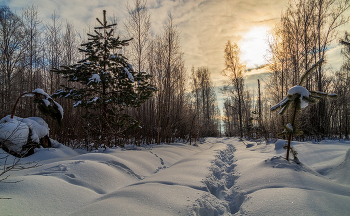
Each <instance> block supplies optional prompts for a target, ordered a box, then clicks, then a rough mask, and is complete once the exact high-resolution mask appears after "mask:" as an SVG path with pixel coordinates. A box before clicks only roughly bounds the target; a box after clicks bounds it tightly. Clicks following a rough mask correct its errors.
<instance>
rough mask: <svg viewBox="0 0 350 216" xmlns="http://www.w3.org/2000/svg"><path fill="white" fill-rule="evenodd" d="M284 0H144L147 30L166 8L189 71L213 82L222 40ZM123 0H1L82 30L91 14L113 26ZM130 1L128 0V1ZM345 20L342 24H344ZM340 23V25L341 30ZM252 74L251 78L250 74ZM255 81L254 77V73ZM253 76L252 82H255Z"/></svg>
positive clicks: (220, 64) (270, 15) (262, 20)
mask: <svg viewBox="0 0 350 216" xmlns="http://www.w3.org/2000/svg"><path fill="white" fill-rule="evenodd" d="M287 2H288V0H148V6H149V11H150V13H151V22H152V32H153V33H154V34H159V33H160V32H161V31H162V29H163V25H164V22H165V20H166V19H167V16H168V13H169V12H170V13H171V14H172V16H173V18H174V24H175V25H177V28H178V30H179V31H180V37H181V46H182V50H183V52H184V57H185V64H186V67H187V68H188V71H190V68H191V67H192V65H193V66H195V67H196V68H197V67H201V66H207V67H208V68H209V70H210V71H211V72H212V79H213V81H214V82H215V83H216V85H217V86H220V85H222V84H223V81H224V80H225V79H226V78H225V77H223V76H222V75H221V74H220V72H221V71H222V69H223V68H224V47H225V43H226V42H227V40H231V41H232V42H236V43H239V41H240V40H242V38H243V37H244V35H245V33H247V32H249V31H250V30H251V29H253V28H256V27H259V26H265V27H267V28H272V27H274V25H275V24H276V23H277V22H278V21H279V19H280V15H281V11H283V10H284V9H285V8H286V6H287ZM126 3H127V1H126V0H113V1H110V0H26V1H23V0H6V1H5V5H8V6H10V8H11V9H12V10H17V11H19V10H20V9H21V8H23V7H26V6H28V5H32V4H34V5H36V6H38V8H39V13H40V17H41V18H42V19H43V20H44V23H48V22H50V19H51V15H52V14H53V12H54V11H56V14H57V15H59V16H60V18H61V20H62V21H63V22H64V21H65V20H68V21H70V22H71V23H73V24H74V26H75V28H77V30H78V31H80V32H82V30H83V29H86V28H87V25H88V24H89V25H91V26H94V25H95V24H96V21H95V18H96V17H102V10H103V9H106V10H107V15H109V16H112V15H113V14H115V15H116V16H117V17H118V22H119V28H121V29H122V26H123V25H122V23H123V21H124V20H125V18H126V17H127V11H126V6H125V5H126ZM129 3H130V4H131V5H132V4H133V0H129ZM348 27H349V25H348V26H347V27H346V28H348ZM346 28H345V27H343V29H346ZM340 58H341V57H339V49H338V48H335V49H332V50H330V51H329V57H328V63H331V64H333V63H332V62H335V63H334V65H337V67H339V65H340V60H339V59H340ZM253 73H257V74H260V73H262V74H264V73H265V72H262V71H261V70H255V71H251V72H250V73H248V74H250V75H249V76H247V81H246V83H249V82H250V81H249V79H250V77H251V78H252V77H253ZM252 79H253V78H252ZM254 80H256V77H254ZM254 80H253V83H254V82H255V81H254Z"/></svg>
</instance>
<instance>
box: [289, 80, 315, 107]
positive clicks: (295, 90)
mask: <svg viewBox="0 0 350 216" xmlns="http://www.w3.org/2000/svg"><path fill="white" fill-rule="evenodd" d="M288 94H289V95H293V94H300V107H301V108H305V107H307V106H308V103H307V102H306V101H304V100H303V97H307V98H308V97H309V96H310V92H309V91H308V90H307V89H306V88H304V87H302V86H299V85H296V86H293V87H292V88H290V89H289V90H288Z"/></svg>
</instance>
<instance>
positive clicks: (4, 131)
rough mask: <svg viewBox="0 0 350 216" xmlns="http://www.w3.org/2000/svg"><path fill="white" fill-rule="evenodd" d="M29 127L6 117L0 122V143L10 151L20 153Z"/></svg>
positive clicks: (25, 141)
mask: <svg viewBox="0 0 350 216" xmlns="http://www.w3.org/2000/svg"><path fill="white" fill-rule="evenodd" d="M28 135H29V127H28V125H27V124H26V123H24V122H22V121H18V120H17V119H11V118H10V117H9V116H6V117H4V118H2V119H1V120H0V142H2V143H3V144H4V145H5V146H6V147H7V148H8V149H9V150H10V151H14V152H21V150H22V146H23V145H25V144H26V143H27V140H28Z"/></svg>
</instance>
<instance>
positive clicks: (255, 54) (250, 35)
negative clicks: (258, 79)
mask: <svg viewBox="0 0 350 216" xmlns="http://www.w3.org/2000/svg"><path fill="white" fill-rule="evenodd" d="M269 30H270V29H269V28H268V27H266V26H255V27H253V28H251V29H250V30H249V31H248V32H246V33H245V34H244V35H243V36H242V40H241V41H240V42H239V45H240V47H241V61H242V62H244V63H245V64H246V65H247V67H248V68H255V67H257V66H261V65H263V64H266V60H265V56H266V55H267V54H268V52H267V50H268V49H269V45H268V43H267V36H268V32H269Z"/></svg>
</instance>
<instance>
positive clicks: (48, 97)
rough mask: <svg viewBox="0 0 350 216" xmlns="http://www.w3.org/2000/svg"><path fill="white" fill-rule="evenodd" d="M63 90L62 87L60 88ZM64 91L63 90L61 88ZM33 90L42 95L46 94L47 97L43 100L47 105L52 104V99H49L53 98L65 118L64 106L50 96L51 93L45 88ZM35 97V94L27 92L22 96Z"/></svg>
mask: <svg viewBox="0 0 350 216" xmlns="http://www.w3.org/2000/svg"><path fill="white" fill-rule="evenodd" d="M60 90H61V89H60ZM61 91H62V90H61ZM32 92H34V93H37V94H41V95H44V96H45V99H42V100H43V102H44V103H45V105H46V106H50V104H51V103H50V101H49V100H48V99H51V100H52V101H53V102H54V103H55V104H56V106H57V107H58V110H59V111H60V113H61V117H62V119H63V113H64V112H63V108H62V106H61V105H60V104H59V103H57V102H56V101H54V100H53V99H52V98H51V97H50V95H48V94H47V93H46V92H45V91H44V90H42V89H35V90H34V91H32ZM25 96H26V97H33V96H34V94H30V93H29V94H25V95H24V96H22V97H25Z"/></svg>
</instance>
